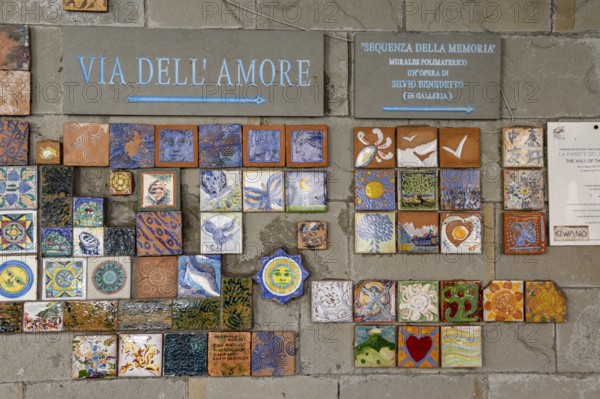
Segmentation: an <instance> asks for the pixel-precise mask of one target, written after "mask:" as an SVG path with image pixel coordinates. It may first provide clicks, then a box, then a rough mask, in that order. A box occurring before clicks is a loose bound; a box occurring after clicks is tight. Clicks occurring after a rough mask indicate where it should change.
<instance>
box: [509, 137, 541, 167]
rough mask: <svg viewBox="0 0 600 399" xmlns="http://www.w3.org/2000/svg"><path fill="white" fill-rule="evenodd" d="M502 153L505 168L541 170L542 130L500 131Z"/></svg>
mask: <svg viewBox="0 0 600 399" xmlns="http://www.w3.org/2000/svg"><path fill="white" fill-rule="evenodd" d="M502 153H503V159H504V164H503V165H504V167H505V168H543V167H544V128H542V127H509V128H505V129H502Z"/></svg>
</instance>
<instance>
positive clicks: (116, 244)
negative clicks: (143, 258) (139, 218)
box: [104, 226, 136, 256]
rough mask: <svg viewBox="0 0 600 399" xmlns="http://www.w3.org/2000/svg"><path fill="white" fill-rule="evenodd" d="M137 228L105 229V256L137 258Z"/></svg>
mask: <svg viewBox="0 0 600 399" xmlns="http://www.w3.org/2000/svg"><path fill="white" fill-rule="evenodd" d="M135 239H136V237H135V226H130V227H105V228H104V254H105V255H106V256H135Z"/></svg>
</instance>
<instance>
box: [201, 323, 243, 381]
mask: <svg viewBox="0 0 600 399" xmlns="http://www.w3.org/2000/svg"><path fill="white" fill-rule="evenodd" d="M250 343H251V336H250V333H249V332H209V333H208V375H209V376H211V377H238V376H248V375H250V362H251V355H250V353H251V349H250Z"/></svg>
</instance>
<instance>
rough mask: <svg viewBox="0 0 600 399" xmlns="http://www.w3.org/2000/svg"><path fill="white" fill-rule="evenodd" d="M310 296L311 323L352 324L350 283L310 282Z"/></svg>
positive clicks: (341, 281) (331, 281)
mask: <svg viewBox="0 0 600 399" xmlns="http://www.w3.org/2000/svg"><path fill="white" fill-rule="evenodd" d="M311 295H312V301H311V318H312V322H313V323H336V322H342V323H348V322H352V320H353V319H352V309H353V303H352V300H353V296H352V281H343V280H323V281H312V282H311Z"/></svg>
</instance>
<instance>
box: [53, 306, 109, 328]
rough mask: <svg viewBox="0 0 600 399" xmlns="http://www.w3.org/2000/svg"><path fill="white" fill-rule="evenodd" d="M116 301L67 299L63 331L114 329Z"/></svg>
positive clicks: (64, 307)
mask: <svg viewBox="0 0 600 399" xmlns="http://www.w3.org/2000/svg"><path fill="white" fill-rule="evenodd" d="M117 307H118V305H117V301H112V302H111V301H96V302H93V301H73V302H70V301H67V302H65V304H64V305H63V309H64V321H63V330H64V331H116V329H117Z"/></svg>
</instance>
